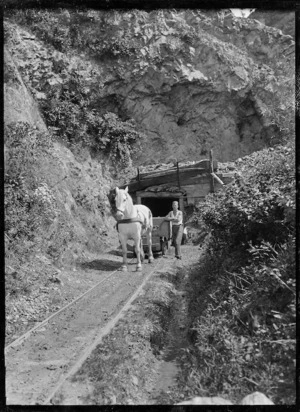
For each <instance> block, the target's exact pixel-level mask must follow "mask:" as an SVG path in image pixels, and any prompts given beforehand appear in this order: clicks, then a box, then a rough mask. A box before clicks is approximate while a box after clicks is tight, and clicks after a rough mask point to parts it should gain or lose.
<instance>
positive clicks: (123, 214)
mask: <svg viewBox="0 0 300 412" xmlns="http://www.w3.org/2000/svg"><path fill="white" fill-rule="evenodd" d="M115 209H116V219H117V222H118V223H117V226H118V232H119V239H120V242H121V245H122V252H123V265H122V270H123V271H125V272H126V271H127V240H128V239H133V240H134V246H135V253H136V256H137V266H136V270H137V271H141V270H142V264H141V261H143V260H144V250H143V243H142V242H143V240H142V234H144V233H146V236H147V244H148V248H149V250H148V259H149V263H152V262H153V260H154V258H153V254H152V228H153V218H152V213H151V210H150V209H149V208H148V207H147V206H144V205H134V204H133V202H132V198H131V197H130V195H129V193H128V187H126V189H125V190H123V189H119V188H118V187H116V196H115Z"/></svg>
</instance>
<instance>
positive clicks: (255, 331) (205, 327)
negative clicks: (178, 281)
mask: <svg viewBox="0 0 300 412" xmlns="http://www.w3.org/2000/svg"><path fill="white" fill-rule="evenodd" d="M294 160H295V152H294V150H293V147H292V145H291V144H290V145H288V146H278V147H276V148H274V149H268V150H263V151H261V152H258V153H254V154H252V155H250V156H247V157H246V158H244V159H242V162H239V167H240V173H239V174H238V175H237V178H236V181H235V182H234V183H233V184H231V185H229V186H227V187H226V188H225V190H224V191H222V192H218V193H215V194H212V195H210V196H208V197H207V202H206V203H205V204H202V205H200V206H199V212H198V213H199V219H203V220H204V222H205V223H206V225H207V227H208V229H209V230H210V235H209V236H208V237H207V238H206V241H205V244H204V246H203V255H202V259H201V264H200V267H199V269H198V270H197V271H195V273H194V274H193V275H192V279H191V282H192V284H193V290H191V294H192V296H193V297H192V301H191V305H190V313H191V316H193V317H194V319H195V320H194V324H193V329H192V330H191V337H193V338H192V340H193V342H194V346H193V347H192V350H191V353H190V354H189V355H188V356H187V362H188V363H189V368H190V370H192V371H193V373H192V374H191V376H192V377H189V379H188V381H187V386H188V387H189V391H190V392H189V393H190V394H191V395H193V392H195V390H197V393H198V394H200V395H202V396H207V394H208V393H210V394H215V393H222V394H223V395H227V396H228V397H230V398H231V399H235V400H238V399H240V398H241V397H242V396H244V395H245V394H247V393H249V392H250V391H254V390H257V388H258V387H259V388H260V390H262V391H263V392H264V393H266V394H268V396H270V397H271V398H272V399H273V400H274V402H275V403H276V404H278V403H279V404H280V403H293V402H294V395H295V380H294V372H293V371H295V325H296V323H295V319H296V313H295V297H296V292H295V288H296V279H295V270H296V269H295V256H294V254H295V168H294ZM199 274H201V276H199ZM199 388H200V389H199ZM207 388H209V389H207Z"/></svg>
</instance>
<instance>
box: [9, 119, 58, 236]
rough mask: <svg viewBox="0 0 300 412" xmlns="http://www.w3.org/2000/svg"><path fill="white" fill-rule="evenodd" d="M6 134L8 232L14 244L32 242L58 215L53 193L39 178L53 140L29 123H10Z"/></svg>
mask: <svg viewBox="0 0 300 412" xmlns="http://www.w3.org/2000/svg"><path fill="white" fill-rule="evenodd" d="M5 133H6V142H7V146H6V149H7V151H6V153H7V158H6V169H5V171H6V173H5V179H4V189H5V233H6V235H7V236H8V238H9V239H11V241H12V242H13V243H14V242H15V241H26V240H28V241H32V240H33V239H34V237H35V236H37V234H38V233H39V231H40V230H41V229H42V228H45V227H47V225H49V224H50V223H51V222H52V220H53V219H54V218H55V216H56V206H55V199H54V197H53V194H52V192H51V190H50V189H49V187H48V186H47V184H46V183H45V182H43V181H42V179H39V178H38V177H37V176H39V173H38V172H37V171H38V170H39V168H40V162H42V154H44V153H45V152H47V151H48V150H49V149H50V148H51V146H52V141H51V137H50V136H49V135H48V134H45V133H40V132H38V131H37V130H35V129H33V128H31V127H30V126H29V125H28V124H26V123H17V124H15V125H9V126H7V127H6V128H5Z"/></svg>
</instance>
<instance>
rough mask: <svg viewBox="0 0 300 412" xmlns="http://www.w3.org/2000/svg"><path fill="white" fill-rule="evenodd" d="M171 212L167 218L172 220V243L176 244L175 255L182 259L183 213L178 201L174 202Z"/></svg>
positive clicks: (169, 220)
mask: <svg viewBox="0 0 300 412" xmlns="http://www.w3.org/2000/svg"><path fill="white" fill-rule="evenodd" d="M172 208H173V210H171V212H169V213H168V214H167V216H166V217H165V220H167V221H168V222H172V243H173V245H174V246H175V257H176V258H177V259H181V251H180V245H181V240H182V233H183V214H182V211H181V210H178V202H176V201H174V202H173V203H172Z"/></svg>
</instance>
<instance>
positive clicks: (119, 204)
mask: <svg viewBox="0 0 300 412" xmlns="http://www.w3.org/2000/svg"><path fill="white" fill-rule="evenodd" d="M129 199H130V196H129V194H128V187H126V189H124V190H123V189H119V188H118V187H116V197H115V204H116V209H117V212H116V217H117V219H123V218H124V214H125V211H126V208H127V205H128V201H129Z"/></svg>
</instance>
